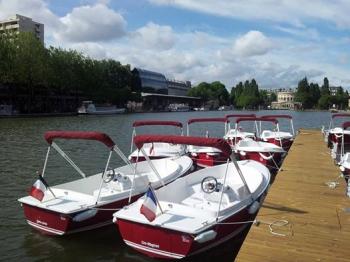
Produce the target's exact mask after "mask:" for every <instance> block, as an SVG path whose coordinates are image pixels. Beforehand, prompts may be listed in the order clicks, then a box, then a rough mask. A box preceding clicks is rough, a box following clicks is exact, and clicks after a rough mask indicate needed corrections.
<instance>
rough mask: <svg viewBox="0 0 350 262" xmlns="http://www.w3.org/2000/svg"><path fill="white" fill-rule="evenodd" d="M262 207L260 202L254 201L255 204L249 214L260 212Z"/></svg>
mask: <svg viewBox="0 0 350 262" xmlns="http://www.w3.org/2000/svg"><path fill="white" fill-rule="evenodd" d="M259 207H260V203H259V202H258V201H254V203H253V204H252V205H251V206H250V207H249V209H248V213H249V214H254V213H256V211H258V209H259Z"/></svg>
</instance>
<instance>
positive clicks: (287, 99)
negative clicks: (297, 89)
mask: <svg viewBox="0 0 350 262" xmlns="http://www.w3.org/2000/svg"><path fill="white" fill-rule="evenodd" d="M299 106H300V103H299V102H294V92H293V91H280V92H277V101H275V102H272V103H271V109H295V108H298V107H299Z"/></svg>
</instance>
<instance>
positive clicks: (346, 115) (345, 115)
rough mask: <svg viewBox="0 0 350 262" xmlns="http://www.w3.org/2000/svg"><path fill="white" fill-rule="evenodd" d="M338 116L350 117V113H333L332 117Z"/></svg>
mask: <svg viewBox="0 0 350 262" xmlns="http://www.w3.org/2000/svg"><path fill="white" fill-rule="evenodd" d="M336 117H350V114H333V115H332V119H334V118H336Z"/></svg>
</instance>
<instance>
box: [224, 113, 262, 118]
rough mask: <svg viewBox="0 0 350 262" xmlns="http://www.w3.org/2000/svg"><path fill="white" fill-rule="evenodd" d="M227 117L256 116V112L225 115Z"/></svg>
mask: <svg viewBox="0 0 350 262" xmlns="http://www.w3.org/2000/svg"><path fill="white" fill-rule="evenodd" d="M225 117H226V118H231V117H256V115H255V114H229V115H226V116H225Z"/></svg>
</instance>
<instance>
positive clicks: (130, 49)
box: [0, 0, 350, 90]
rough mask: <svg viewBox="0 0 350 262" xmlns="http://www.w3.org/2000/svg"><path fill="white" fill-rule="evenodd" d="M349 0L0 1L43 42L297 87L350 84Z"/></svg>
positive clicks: (197, 75) (183, 75)
mask: <svg viewBox="0 0 350 262" xmlns="http://www.w3.org/2000/svg"><path fill="white" fill-rule="evenodd" d="M348 10H350V1H349V0H332V1H329V0H312V1H310V0H294V1H291V0H200V1H199V0H115V1H113V0H110V1H108V0H0V19H6V18H8V17H9V16H12V15H14V14H21V15H25V16H29V17H31V18H33V20H34V21H37V22H41V23H43V24H44V25H45V45H46V46H47V47H48V46H55V47H62V48H66V49H69V48H70V49H76V50H78V51H80V52H82V53H83V54H85V55H87V56H90V57H92V58H95V59H115V60H118V61H120V62H121V63H122V64H130V65H131V67H132V68H133V67H141V68H144V69H148V70H153V71H157V72H161V73H163V74H165V76H166V77H167V78H171V79H177V80H183V81H185V80H189V81H191V82H192V84H193V85H196V84H198V83H200V82H203V81H206V82H213V81H221V82H222V83H224V84H225V85H226V88H227V89H228V90H230V89H231V87H232V86H235V85H236V84H237V83H238V82H239V81H245V80H247V79H252V78H254V79H255V80H256V81H257V82H258V84H259V87H260V88H266V89H270V88H272V89H277V88H295V87H296V86H297V84H298V81H300V80H301V79H302V78H304V77H307V78H308V80H309V81H310V82H317V83H319V84H322V82H323V78H324V77H327V78H328V79H329V81H330V84H331V85H336V86H337V85H341V86H343V87H344V88H346V89H348V90H349V89H350V74H349V72H350V16H349V15H348Z"/></svg>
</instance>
